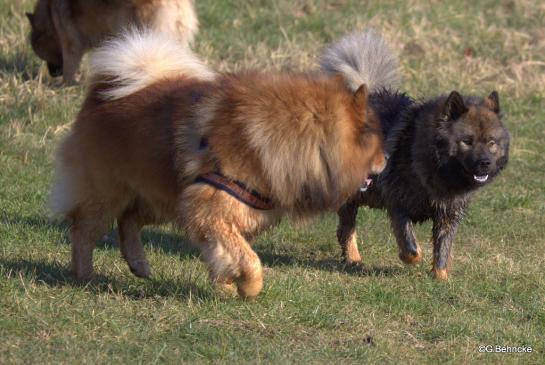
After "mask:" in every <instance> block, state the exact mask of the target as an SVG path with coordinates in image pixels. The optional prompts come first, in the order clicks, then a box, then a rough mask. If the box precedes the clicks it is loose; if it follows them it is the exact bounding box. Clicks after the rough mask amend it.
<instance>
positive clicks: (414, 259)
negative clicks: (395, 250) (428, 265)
mask: <svg viewBox="0 0 545 365" xmlns="http://www.w3.org/2000/svg"><path fill="white" fill-rule="evenodd" d="M399 258H400V259H401V261H403V262H404V263H406V264H408V265H416V264H418V263H419V262H420V261H422V249H421V248H420V246H418V247H417V249H416V252H406V251H401V252H400V253H399Z"/></svg>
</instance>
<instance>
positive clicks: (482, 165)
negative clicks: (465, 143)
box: [477, 158, 492, 168]
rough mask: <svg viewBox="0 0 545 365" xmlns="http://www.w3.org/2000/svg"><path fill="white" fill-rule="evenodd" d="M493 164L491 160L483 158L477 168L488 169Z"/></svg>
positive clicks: (478, 162)
mask: <svg viewBox="0 0 545 365" xmlns="http://www.w3.org/2000/svg"><path fill="white" fill-rule="evenodd" d="M491 163H492V161H490V159H489V158H482V159H480V160H478V161H477V166H478V167H480V168H488V166H490V164H491Z"/></svg>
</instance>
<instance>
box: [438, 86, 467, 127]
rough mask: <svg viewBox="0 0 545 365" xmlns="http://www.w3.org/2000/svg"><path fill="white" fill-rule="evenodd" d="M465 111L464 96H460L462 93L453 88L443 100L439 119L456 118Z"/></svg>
mask: <svg viewBox="0 0 545 365" xmlns="http://www.w3.org/2000/svg"><path fill="white" fill-rule="evenodd" d="M465 112H467V107H466V106H465V104H464V98H462V95H460V93H459V92H458V91H456V90H455V91H453V92H451V93H450V95H449V96H448V98H447V100H446V101H445V104H444V105H443V110H442V113H441V117H442V118H441V119H442V120H444V121H448V120H456V119H458V118H460V116H462V115H463V114H464V113H465Z"/></svg>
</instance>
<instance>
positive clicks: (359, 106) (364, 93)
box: [354, 84, 369, 111]
mask: <svg viewBox="0 0 545 365" xmlns="http://www.w3.org/2000/svg"><path fill="white" fill-rule="evenodd" d="M368 95H369V89H367V85H365V84H363V85H361V86H360V87H359V88H358V90H356V92H355V93H354V104H355V105H356V110H358V111H360V110H361V111H363V110H364V109H365V107H366V106H367V97H368Z"/></svg>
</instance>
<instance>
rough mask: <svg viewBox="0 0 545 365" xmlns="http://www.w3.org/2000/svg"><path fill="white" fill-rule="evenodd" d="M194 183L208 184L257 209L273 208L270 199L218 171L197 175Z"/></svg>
mask: <svg viewBox="0 0 545 365" xmlns="http://www.w3.org/2000/svg"><path fill="white" fill-rule="evenodd" d="M194 184H208V185H211V186H213V187H215V188H217V189H220V190H223V191H225V192H226V193H227V194H229V195H231V196H232V197H234V198H236V199H237V200H239V201H241V202H243V203H244V204H246V205H248V206H250V207H252V208H254V209H259V210H271V209H273V208H274V206H273V204H272V202H271V199H269V198H267V197H264V196H262V195H261V194H259V193H258V192H257V191H255V190H252V189H250V188H248V187H247V186H246V185H245V184H244V183H242V182H240V181H237V180H231V179H229V178H228V177H226V176H224V175H223V174H221V173H220V172H210V173H208V174H204V175H200V176H198V177H197V178H196V179H195V181H194Z"/></svg>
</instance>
